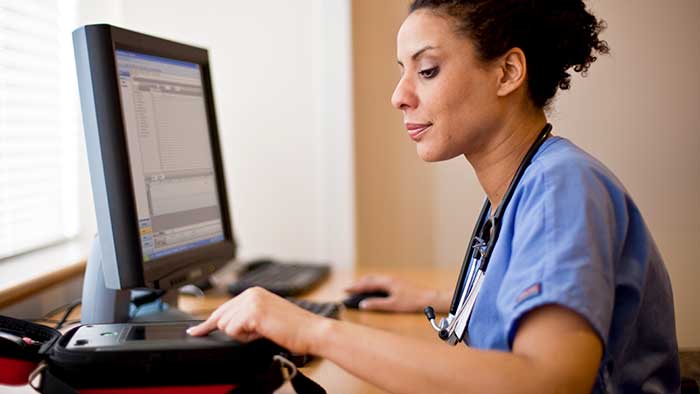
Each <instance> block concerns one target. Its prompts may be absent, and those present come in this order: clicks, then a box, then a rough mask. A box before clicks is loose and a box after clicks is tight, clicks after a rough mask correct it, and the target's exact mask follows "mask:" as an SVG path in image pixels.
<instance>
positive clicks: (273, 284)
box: [228, 260, 330, 297]
mask: <svg viewBox="0 0 700 394" xmlns="http://www.w3.org/2000/svg"><path fill="white" fill-rule="evenodd" d="M329 273H330V266H329V265H326V264H324V265H314V264H286V263H285V264H283V263H278V262H275V261H272V260H257V261H254V262H252V263H249V264H247V265H246V266H245V267H243V268H242V269H241V270H240V271H239V275H238V279H237V280H236V281H235V282H233V283H231V284H230V285H229V286H228V291H229V293H231V295H238V294H240V293H242V292H243V291H244V290H246V289H247V288H249V287H255V286H260V287H262V288H265V289H267V290H269V291H271V292H273V293H275V294H277V295H279V296H282V297H291V296H297V295H299V294H302V293H305V292H307V291H309V290H311V289H313V288H314V287H316V286H317V285H319V284H320V283H321V282H323V281H324V280H325V279H326V278H327V277H328V274H329Z"/></svg>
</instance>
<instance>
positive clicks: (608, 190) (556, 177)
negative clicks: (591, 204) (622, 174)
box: [516, 137, 627, 204]
mask: <svg viewBox="0 0 700 394" xmlns="http://www.w3.org/2000/svg"><path fill="white" fill-rule="evenodd" d="M521 186H522V187H521V188H520V189H521V190H516V193H517V192H520V194H524V195H521V196H520V197H521V198H522V197H526V198H527V197H528V196H526V195H527V194H531V193H533V192H534V193H535V196H534V197H537V198H540V199H541V198H545V199H548V198H552V199H554V200H555V201H552V202H553V203H554V202H556V203H558V204H561V203H566V202H570V203H580V202H582V201H579V200H580V199H590V198H603V199H612V200H614V201H611V202H615V203H624V200H625V196H626V194H627V192H626V190H625V188H624V186H623V185H622V183H621V182H620V181H619V180H618V179H617V177H616V176H615V175H614V174H613V173H612V171H610V170H609V169H608V168H607V167H606V166H605V165H604V164H603V163H601V162H600V161H599V160H598V159H596V158H595V157H593V156H592V155H590V154H589V153H587V152H585V151H584V150H583V149H581V148H579V147H578V146H576V145H575V144H574V143H572V142H571V141H569V140H568V139H566V138H562V137H552V138H551V139H550V140H548V141H546V142H545V144H544V145H543V146H542V148H541V149H540V151H539V152H538V153H537V155H536V156H535V157H534V159H533V161H532V163H531V164H530V166H529V167H528V169H527V171H526V172H525V174H524V175H523V179H522V180H521ZM564 197H566V198H564Z"/></svg>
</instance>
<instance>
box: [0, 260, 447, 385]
mask: <svg viewBox="0 0 700 394" xmlns="http://www.w3.org/2000/svg"><path fill="white" fill-rule="evenodd" d="M458 269H459V267H457V268H455V269H454V270H458ZM454 270H453V269H445V268H428V267H426V268H406V267H382V268H377V269H369V268H362V269H357V270H355V271H351V270H346V271H341V270H335V271H333V273H332V274H331V275H330V277H329V279H328V280H327V281H326V282H325V283H324V284H322V285H321V286H319V287H318V288H317V289H315V290H314V291H313V292H311V293H310V294H308V295H307V296H305V297H303V298H306V299H310V300H315V301H338V300H340V299H342V298H343V297H344V296H345V293H344V292H343V288H344V287H345V286H347V285H348V284H349V283H351V282H352V281H353V279H354V278H356V277H359V276H361V275H363V274H368V273H372V274H375V273H377V274H388V275H393V276H396V277H400V278H403V279H406V280H409V281H411V282H413V283H415V284H418V285H423V286H426V287H433V288H440V289H446V290H447V289H451V288H452V287H453V286H454V281H455V278H456V277H457V275H458V274H459V272H454ZM216 280H217V282H221V283H226V282H227V281H229V280H232V278H231V277H230V276H229V275H228V274H226V273H224V274H223V275H220V277H219V278H216ZM228 299H229V296H228V294H227V293H226V292H225V291H224V290H223V289H220V288H217V289H212V290H210V291H208V292H207V295H206V296H205V297H194V296H181V297H180V299H179V303H180V309H182V310H183V311H185V312H188V313H190V314H192V315H194V316H196V317H199V318H205V317H207V316H208V315H209V313H211V312H212V311H213V310H214V309H216V307H218V306H219V305H221V304H222V303H224V302H225V301H226V300H228ZM78 313H79V311H77V310H76V311H75V312H74V314H72V315H71V319H73V318H76V317H77V316H78ZM340 319H341V320H347V321H351V322H354V323H358V324H364V325H367V326H371V327H375V328H379V329H382V330H387V331H391V332H395V333H400V334H402V335H407V336H412V337H419V338H426V339H428V340H437V336H436V334H435V331H433V329H432V328H431V327H430V326H429V324H428V322H427V321H426V319H425V316H424V315H423V314H422V313H410V314H403V313H401V314H399V313H379V312H360V311H354V310H343V311H342V312H341V315H340ZM301 370H302V372H303V373H304V374H305V375H307V376H308V377H310V378H311V379H313V380H315V381H316V382H318V383H319V384H320V385H321V386H323V387H324V388H325V389H326V391H328V392H329V393H349V394H353V393H356V394H374V393H383V391H382V390H379V389H378V388H376V387H374V386H372V385H370V384H368V383H366V382H364V381H362V380H360V379H358V378H356V377H354V376H353V375H351V374H349V373H348V372H345V371H344V370H342V369H341V368H339V367H338V366H336V365H335V364H333V363H332V362H330V361H328V360H324V359H319V358H317V359H314V360H313V361H311V362H310V363H309V364H308V365H307V366H306V367H304V368H302V369H301ZM0 392H2V393H7V394H27V393H34V390H32V389H31V388H29V387H26V386H25V387H8V386H0ZM275 393H276V394H291V393H294V390H293V389H292V386H291V384H289V383H287V384H285V385H284V386H283V387H281V388H280V389H279V390H277V391H276V392H275Z"/></svg>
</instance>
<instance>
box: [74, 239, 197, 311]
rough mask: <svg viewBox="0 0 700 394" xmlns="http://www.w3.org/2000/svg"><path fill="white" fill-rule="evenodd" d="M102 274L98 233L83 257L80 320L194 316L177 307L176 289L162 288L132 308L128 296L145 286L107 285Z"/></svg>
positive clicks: (138, 293)
mask: <svg viewBox="0 0 700 394" xmlns="http://www.w3.org/2000/svg"><path fill="white" fill-rule="evenodd" d="M104 278H105V277H104V271H103V269H102V251H101V248H100V240H99V237H95V239H94V240H93V241H92V248H91V250H90V255H89V257H88V259H87V268H86V270H85V279H84V281H83V297H82V298H83V300H82V307H81V313H80V314H81V318H80V321H81V323H82V324H109V323H127V322H165V321H182V320H196V319H195V318H194V317H193V316H191V315H189V314H187V313H185V312H183V311H181V310H179V309H177V298H178V291H177V289H173V290H169V291H168V292H166V293H165V295H163V297H162V298H161V299H160V301H159V302H156V303H154V304H148V305H143V306H141V307H137V308H132V306H131V299H132V297H134V296H138V295H143V293H144V292H148V291H149V290H148V289H144V290H133V291H132V290H114V289H110V288H107V286H106V284H105V279H104Z"/></svg>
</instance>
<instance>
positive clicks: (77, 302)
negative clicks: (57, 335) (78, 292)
mask: <svg viewBox="0 0 700 394" xmlns="http://www.w3.org/2000/svg"><path fill="white" fill-rule="evenodd" d="M80 304H82V300H75V301H73V302H71V303H70V304H69V305H68V306H67V307H66V311H65V312H63V317H61V319H60V320H59V321H58V323H56V329H57V330H60V329H61V328H62V327H63V325H64V324H65V323H66V321H67V320H68V316H69V315H70V314H71V312H73V311H74V310H75V308H77V307H78V306H79V305H80Z"/></svg>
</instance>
